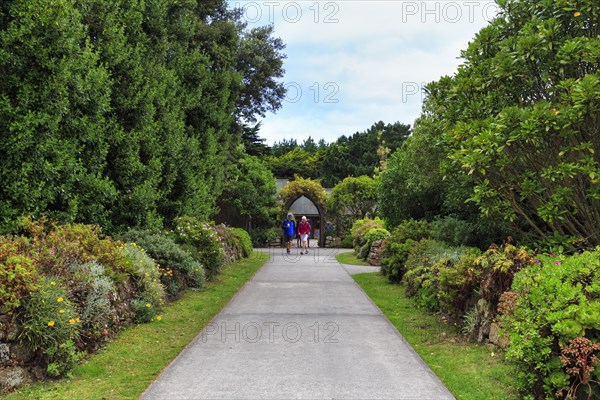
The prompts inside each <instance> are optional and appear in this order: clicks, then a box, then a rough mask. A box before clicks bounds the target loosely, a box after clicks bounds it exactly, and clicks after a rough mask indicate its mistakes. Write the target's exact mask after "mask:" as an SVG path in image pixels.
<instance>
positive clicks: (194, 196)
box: [0, 0, 284, 231]
mask: <svg viewBox="0 0 600 400" xmlns="http://www.w3.org/2000/svg"><path fill="white" fill-rule="evenodd" d="M282 49H283V44H282V43H281V41H280V40H279V39H276V38H274V37H272V27H264V28H255V29H252V30H248V29H246V26H245V24H244V23H242V22H241V16H240V15H239V14H238V13H236V12H234V11H229V10H228V9H227V3H226V2H225V1H223V0H211V1H196V0H190V1H185V2H172V3H165V2H162V1H159V0H147V1H143V2H106V1H101V0H78V1H74V0H60V1H58V0H48V1H43V2H31V1H26V0H8V1H3V2H2V4H0V132H2V134H1V135H0V181H2V189H1V191H0V227H1V229H2V230H5V231H6V230H10V229H11V227H12V224H13V222H14V221H15V219H16V218H17V217H18V215H20V214H22V213H28V214H33V215H40V214H48V215H50V216H51V217H54V218H57V219H60V220H66V221H81V222H90V223H98V224H101V225H103V226H104V227H105V228H108V229H109V230H110V229H119V227H122V226H143V227H156V226H162V225H163V223H169V221H171V220H172V219H173V218H174V217H176V216H180V215H195V216H197V217H199V218H203V219H206V218H209V217H210V215H212V214H213V212H214V211H215V209H216V207H215V205H216V204H215V201H216V199H217V197H218V195H219V194H220V193H221V190H222V186H223V179H224V171H225V168H223V166H224V165H226V164H227V161H228V158H227V154H228V153H229V152H230V151H232V149H234V148H235V146H236V144H237V143H238V142H239V140H240V138H241V133H240V129H239V128H236V125H237V126H239V124H241V123H243V121H253V120H255V118H256V116H262V115H264V113H265V112H267V111H273V110H276V109H277V108H279V107H280V105H281V100H282V99H283V94H284V91H283V86H282V84H281V83H279V82H278V78H280V77H281V76H282V74H283V69H282V59H283V57H284V55H283V54H282V53H281V51H282Z"/></svg>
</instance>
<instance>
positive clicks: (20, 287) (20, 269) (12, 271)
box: [0, 236, 39, 313]
mask: <svg viewBox="0 0 600 400" xmlns="http://www.w3.org/2000/svg"><path fill="white" fill-rule="evenodd" d="M24 244H25V243H24V242H23V239H22V238H12V237H5V236H0V311H4V312H7V313H12V312H13V311H14V310H15V309H16V308H18V307H19V306H20V305H21V302H22V300H23V299H26V298H27V297H28V296H29V293H30V292H32V291H34V290H37V288H38V281H39V276H38V274H37V269H36V268H35V264H34V263H33V260H32V259H31V258H29V257H27V256H26V255H24V254H23V252H22V247H23V245H24Z"/></svg>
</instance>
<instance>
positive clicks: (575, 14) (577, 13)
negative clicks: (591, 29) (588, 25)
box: [573, 11, 581, 17]
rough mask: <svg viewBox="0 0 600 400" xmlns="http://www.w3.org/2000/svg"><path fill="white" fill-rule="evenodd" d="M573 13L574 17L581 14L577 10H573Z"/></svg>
mask: <svg viewBox="0 0 600 400" xmlns="http://www.w3.org/2000/svg"><path fill="white" fill-rule="evenodd" d="M573 15H574V16H575V17H580V16H581V13H580V12H579V11H575V12H574V13H573Z"/></svg>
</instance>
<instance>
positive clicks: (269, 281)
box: [142, 249, 454, 400]
mask: <svg viewBox="0 0 600 400" xmlns="http://www.w3.org/2000/svg"><path fill="white" fill-rule="evenodd" d="M271 252H272V257H271V259H270V260H269V261H267V263H266V264H265V265H264V266H263V268H262V269H261V270H260V271H259V272H258V273H257V274H256V276H255V277H254V278H253V279H252V280H251V281H249V282H248V283H247V284H246V285H245V286H244V287H243V288H242V290H241V291H240V292H239V293H238V294H237V295H236V297H235V298H234V299H233V300H232V301H231V303H230V304H229V305H228V306H227V307H225V308H224V309H223V310H222V312H221V313H220V314H219V315H218V316H217V317H216V318H215V319H214V320H213V321H212V323H211V324H210V325H209V326H207V327H206V329H205V330H204V331H203V332H202V333H201V334H200V335H199V336H198V337H197V338H196V339H195V340H194V341H193V342H192V343H191V344H190V345H189V346H188V348H187V349H186V350H184V351H183V352H182V353H181V354H180V356H179V357H178V358H177V359H175V361H173V363H171V365H170V366H169V367H168V368H167V369H166V370H165V371H164V372H163V373H162V375H161V376H160V377H159V379H158V380H157V381H156V382H154V383H153V384H152V385H151V386H150V387H149V388H148V390H147V391H146V392H145V393H144V395H143V396H142V399H144V400H150V399H161V400H178V399H190V400H191V399H194V400H195V399H404V400H409V399H410V400H446V399H454V397H452V395H451V394H450V393H449V392H448V391H447V390H446V388H445V387H444V386H443V385H442V384H441V382H440V381H439V380H438V379H437V377H436V376H435V375H434V374H433V373H432V372H431V370H430V369H429V368H428V367H427V366H426V365H425V364H424V363H423V361H422V360H421V359H420V358H419V357H418V356H417V354H416V353H415V352H414V351H413V350H412V349H411V348H410V346H408V345H407V343H406V342H405V341H404V340H403V338H402V337H401V336H400V335H399V334H398V332H397V331H396V329H395V328H394V327H393V326H392V324H391V323H390V322H389V321H388V320H387V319H386V318H385V316H383V314H382V313H381V311H380V310H379V309H378V308H377V307H376V306H375V305H374V304H373V303H372V302H371V301H370V299H369V298H368V297H367V296H366V295H365V293H364V292H363V291H362V290H361V289H360V287H359V286H358V285H357V284H356V283H355V282H354V281H353V280H352V278H351V277H350V275H349V274H348V272H347V271H346V270H345V269H344V268H342V267H341V266H340V264H339V263H337V261H336V260H335V257H334V256H335V251H334V250H332V249H314V251H311V253H310V254H308V255H303V256H300V255H299V254H295V253H294V254H292V256H291V257H290V256H287V255H285V252H284V251H282V249H271Z"/></svg>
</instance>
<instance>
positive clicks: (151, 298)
mask: <svg viewBox="0 0 600 400" xmlns="http://www.w3.org/2000/svg"><path fill="white" fill-rule="evenodd" d="M120 249H121V252H122V253H123V254H124V255H125V257H127V258H128V259H129V260H130V262H131V263H132V265H133V270H134V275H133V278H134V281H135V283H136V285H137V286H138V288H139V289H138V294H137V296H138V297H139V300H141V301H143V302H144V303H147V304H150V306H152V307H154V308H156V309H160V308H161V307H162V306H163V305H164V303H165V289H164V287H163V285H162V284H161V283H160V276H161V272H160V270H159V269H158V265H156V263H155V262H154V260H152V259H151V258H150V257H149V256H148V254H146V252H145V251H144V249H143V248H141V247H140V246H138V245H137V244H135V243H126V244H124V245H123V246H121V247H120ZM136 315H137V314H136Z"/></svg>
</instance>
